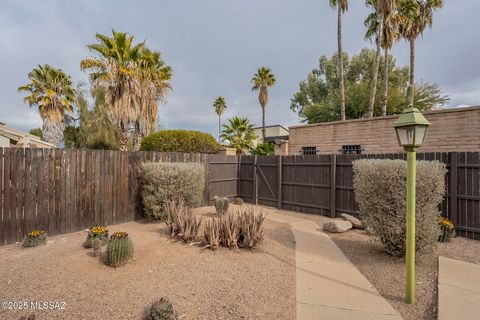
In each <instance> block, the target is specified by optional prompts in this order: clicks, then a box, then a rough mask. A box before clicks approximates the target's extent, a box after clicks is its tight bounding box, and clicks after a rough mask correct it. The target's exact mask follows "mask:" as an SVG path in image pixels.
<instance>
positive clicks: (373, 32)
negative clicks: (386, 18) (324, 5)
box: [364, 0, 383, 118]
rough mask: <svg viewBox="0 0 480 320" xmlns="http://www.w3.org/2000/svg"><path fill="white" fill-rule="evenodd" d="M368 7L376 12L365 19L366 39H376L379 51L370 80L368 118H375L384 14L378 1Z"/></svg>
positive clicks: (370, 0)
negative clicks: (380, 10)
mask: <svg viewBox="0 0 480 320" xmlns="http://www.w3.org/2000/svg"><path fill="white" fill-rule="evenodd" d="M366 4H367V6H371V7H373V9H374V11H373V12H372V13H370V14H369V15H368V16H367V18H366V19H365V22H364V24H365V27H366V28H367V32H366V33H365V38H367V39H374V41H375V44H376V47H377V50H376V52H375V61H374V63H373V70H372V79H371V80H370V98H369V102H368V117H369V118H372V117H373V111H374V109H375V96H376V94H377V81H378V71H379V67H380V55H381V42H382V39H381V37H382V34H383V20H382V14H381V13H380V12H379V6H378V0H367V1H366Z"/></svg>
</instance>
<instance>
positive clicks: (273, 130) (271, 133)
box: [253, 124, 289, 147]
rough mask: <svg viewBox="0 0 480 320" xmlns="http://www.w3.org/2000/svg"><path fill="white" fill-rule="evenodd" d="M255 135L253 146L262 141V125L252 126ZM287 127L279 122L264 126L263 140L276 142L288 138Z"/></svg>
mask: <svg viewBox="0 0 480 320" xmlns="http://www.w3.org/2000/svg"><path fill="white" fill-rule="evenodd" d="M253 130H254V132H255V136H256V137H257V138H256V139H255V140H253V147H256V146H257V145H258V144H260V143H262V142H263V138H262V137H263V135H262V127H256V128H253ZM288 135H289V133H288V129H287V128H285V127H284V126H281V125H279V124H276V125H271V126H265V141H267V142H274V143H276V142H278V141H279V140H288Z"/></svg>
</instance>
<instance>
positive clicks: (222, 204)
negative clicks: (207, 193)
mask: <svg viewBox="0 0 480 320" xmlns="http://www.w3.org/2000/svg"><path fill="white" fill-rule="evenodd" d="M213 203H214V205H215V210H216V211H217V214H218V215H224V214H226V213H227V212H228V206H229V202H228V198H219V197H215V198H214V199H213Z"/></svg>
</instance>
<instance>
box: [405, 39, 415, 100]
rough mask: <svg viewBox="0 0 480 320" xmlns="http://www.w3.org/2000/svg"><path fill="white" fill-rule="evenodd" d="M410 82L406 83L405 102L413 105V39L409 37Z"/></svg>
mask: <svg viewBox="0 0 480 320" xmlns="http://www.w3.org/2000/svg"><path fill="white" fill-rule="evenodd" d="M409 42H410V82H409V85H408V94H407V97H408V100H407V104H408V105H412V106H413V98H414V96H415V39H410V41H409Z"/></svg>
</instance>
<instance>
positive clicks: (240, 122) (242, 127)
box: [221, 117, 256, 153]
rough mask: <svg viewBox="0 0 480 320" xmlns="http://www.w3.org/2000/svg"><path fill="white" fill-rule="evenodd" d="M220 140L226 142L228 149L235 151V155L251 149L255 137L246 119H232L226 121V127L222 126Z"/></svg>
mask: <svg viewBox="0 0 480 320" xmlns="http://www.w3.org/2000/svg"><path fill="white" fill-rule="evenodd" d="M221 138H222V139H223V140H227V141H228V143H229V147H232V148H235V149H237V153H242V152H243V150H245V149H251V148H252V146H253V140H255V138H256V136H255V132H254V130H253V124H251V123H250V121H248V119H247V118H241V117H233V118H231V119H228V125H227V124H224V125H223V130H222V134H221Z"/></svg>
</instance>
